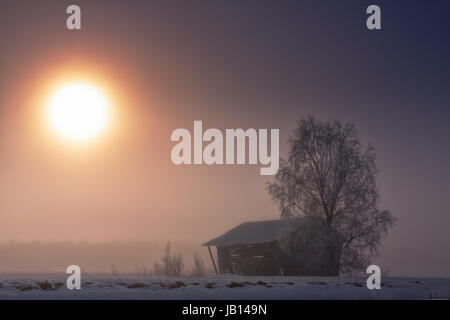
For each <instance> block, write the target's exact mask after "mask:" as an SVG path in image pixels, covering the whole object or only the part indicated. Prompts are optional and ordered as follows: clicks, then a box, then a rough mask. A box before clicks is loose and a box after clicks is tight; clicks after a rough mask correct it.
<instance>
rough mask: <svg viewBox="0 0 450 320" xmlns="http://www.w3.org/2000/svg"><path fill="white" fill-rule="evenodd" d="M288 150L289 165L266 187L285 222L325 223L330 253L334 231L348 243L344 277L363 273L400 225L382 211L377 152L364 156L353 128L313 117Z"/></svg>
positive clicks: (344, 247)
mask: <svg viewBox="0 0 450 320" xmlns="http://www.w3.org/2000/svg"><path fill="white" fill-rule="evenodd" d="M289 144H290V151H289V155H288V158H287V160H281V162H280V169H279V171H278V173H277V174H276V175H275V179H274V181H273V182H271V183H269V184H268V186H267V189H268V191H269V194H270V195H271V196H272V199H273V200H274V201H276V202H277V203H278V205H279V208H280V210H281V217H282V218H287V219H289V218H293V217H299V216H309V217H315V218H320V219H321V220H323V221H324V222H325V226H326V227H324V228H323V229H321V230H322V231H321V232H323V233H324V234H325V236H326V237H327V239H329V240H328V248H330V249H329V251H331V250H336V249H335V248H336V246H335V245H333V241H334V240H333V239H335V238H333V237H331V236H327V235H330V234H331V232H330V231H331V230H336V231H338V232H339V234H340V235H341V236H342V238H343V239H342V245H341V246H340V250H341V263H340V266H341V267H340V270H341V272H343V273H352V272H355V271H361V270H364V268H366V267H367V266H368V264H369V261H370V259H371V258H372V257H373V256H376V255H377V254H378V250H379V248H380V246H381V240H382V239H383V237H384V236H386V234H387V232H388V229H389V228H390V227H392V226H393V225H394V224H395V222H396V219H395V218H394V217H393V216H392V215H391V213H390V212H388V211H386V210H382V209H380V208H379V194H378V190H377V186H376V176H377V172H378V170H377V168H376V164H375V152H374V149H373V148H372V147H371V146H370V145H369V146H368V147H367V148H366V149H365V150H362V148H361V145H360V142H359V139H358V134H357V131H356V129H355V126H354V124H351V123H341V122H340V121H336V122H320V121H318V120H316V119H315V118H313V117H309V118H307V119H302V120H300V121H299V124H298V127H297V129H296V130H295V131H294V135H293V136H292V137H291V138H290V140H289ZM328 256H329V257H332V256H333V253H332V252H329V255H328Z"/></svg>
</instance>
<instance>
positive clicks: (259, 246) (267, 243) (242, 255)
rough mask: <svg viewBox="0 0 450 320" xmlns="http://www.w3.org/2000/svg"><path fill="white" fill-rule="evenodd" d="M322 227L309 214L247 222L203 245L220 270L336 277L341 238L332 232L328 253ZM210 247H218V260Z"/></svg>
mask: <svg viewBox="0 0 450 320" xmlns="http://www.w3.org/2000/svg"><path fill="white" fill-rule="evenodd" d="M322 227H323V223H320V221H319V220H317V219H312V218H308V217H305V218H296V219H291V220H268V221H256V222H245V223H242V224H240V225H238V226H237V227H235V228H233V229H231V230H229V231H227V232H226V233H224V234H223V235H221V236H219V237H217V238H215V239H212V240H210V241H208V242H206V243H204V244H203V245H204V246H207V247H208V250H209V253H210V256H211V259H212V263H213V265H214V268H215V269H216V272H217V273H234V274H242V275H265V276H270V275H305V276H306V275H308V276H312V275H321V276H337V275H339V260H340V251H341V249H340V248H341V243H342V242H341V241H340V239H341V238H340V236H339V235H338V234H337V232H336V231H333V232H332V234H333V244H334V248H333V250H332V252H333V253H332V254H331V255H330V254H328V253H329V252H330V250H327V248H328V249H329V243H330V242H329V241H328V242H326V241H325V237H324V232H323V230H324V229H323V228H322ZM326 243H328V246H327V245H326ZM211 246H215V247H216V248H217V263H216V261H215V259H214V257H213V254H212V252H211V248H210V247H211Z"/></svg>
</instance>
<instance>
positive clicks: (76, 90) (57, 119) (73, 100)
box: [47, 82, 111, 142]
mask: <svg viewBox="0 0 450 320" xmlns="http://www.w3.org/2000/svg"><path fill="white" fill-rule="evenodd" d="M47 116H48V120H49V122H50V125H51V127H52V128H53V129H54V130H55V131H56V132H58V133H59V134H60V135H62V136H63V137H65V138H67V139H69V140H72V141H78V142H81V141H87V140H89V139H92V138H94V137H96V136H98V135H99V134H100V133H101V132H102V131H104V130H105V128H106V127H107V125H108V122H109V121H110V116H111V106H110V103H109V101H108V99H107V98H106V96H105V95H104V94H103V92H102V91H101V90H100V89H99V88H98V87H96V86H94V85H91V84H89V83H87V82H73V83H68V84H65V85H61V86H59V87H57V88H56V89H55V90H54V91H53V93H52V94H51V96H50V99H49V103H48V108H47Z"/></svg>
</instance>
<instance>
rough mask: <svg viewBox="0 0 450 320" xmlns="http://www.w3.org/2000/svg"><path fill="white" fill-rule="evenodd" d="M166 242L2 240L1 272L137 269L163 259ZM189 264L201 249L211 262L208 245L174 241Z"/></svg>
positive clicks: (201, 252)
mask: <svg viewBox="0 0 450 320" xmlns="http://www.w3.org/2000/svg"><path fill="white" fill-rule="evenodd" d="M165 247H166V242H156V241H154V242H108V243H88V242H79V243H71V242H57V243H39V242H30V243H17V242H9V243H4V244H0V273H61V272H62V273H64V272H65V270H66V268H67V266H69V265H71V264H76V265H79V266H80V267H81V268H82V270H83V272H86V273H111V269H112V268H113V269H114V271H115V272H119V273H135V272H136V266H137V265H138V266H148V267H152V266H153V265H154V263H155V262H157V261H158V260H160V258H161V255H162V254H163V252H164V249H165ZM172 247H173V251H174V252H177V253H179V254H181V255H182V256H183V258H184V259H185V261H186V263H187V264H191V263H192V259H193V254H194V252H196V251H197V252H198V253H199V254H200V255H201V257H202V258H203V260H204V261H205V263H206V264H210V262H209V260H210V259H209V256H208V252H207V249H206V248H204V247H201V246H200V245H196V244H186V243H177V242H173V243H172Z"/></svg>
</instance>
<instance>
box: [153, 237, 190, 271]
mask: <svg viewBox="0 0 450 320" xmlns="http://www.w3.org/2000/svg"><path fill="white" fill-rule="evenodd" d="M183 270H184V261H183V256H182V255H181V254H172V252H171V245H170V241H169V242H168V243H167V245H166V249H165V252H164V254H163V256H162V257H161V262H157V263H155V264H154V266H153V272H154V273H155V274H157V275H165V276H168V277H179V276H181V275H182V274H183Z"/></svg>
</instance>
